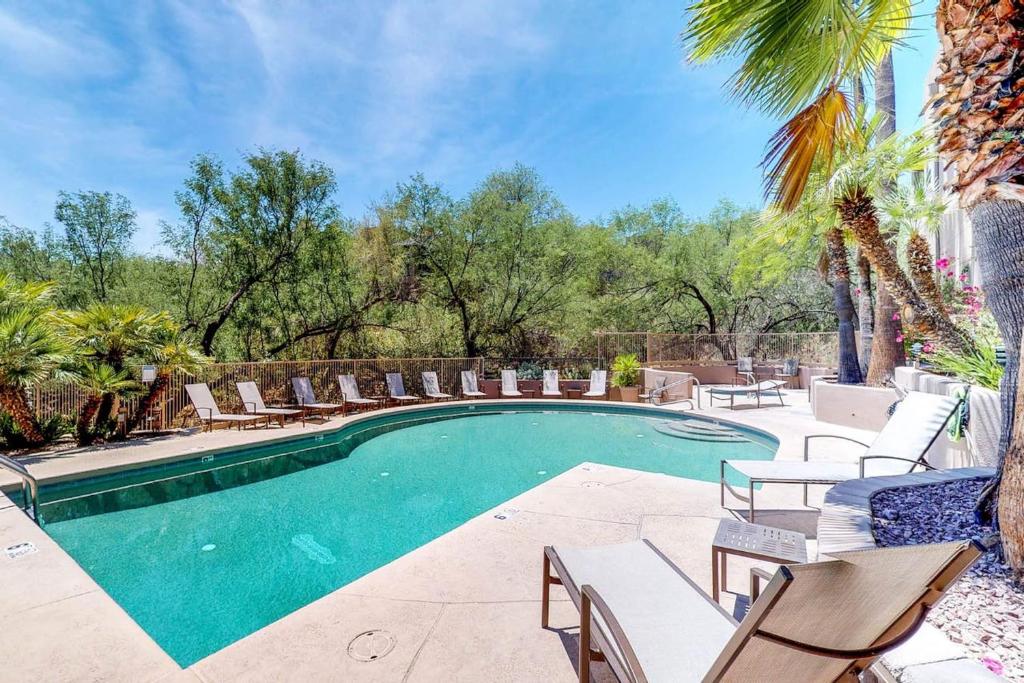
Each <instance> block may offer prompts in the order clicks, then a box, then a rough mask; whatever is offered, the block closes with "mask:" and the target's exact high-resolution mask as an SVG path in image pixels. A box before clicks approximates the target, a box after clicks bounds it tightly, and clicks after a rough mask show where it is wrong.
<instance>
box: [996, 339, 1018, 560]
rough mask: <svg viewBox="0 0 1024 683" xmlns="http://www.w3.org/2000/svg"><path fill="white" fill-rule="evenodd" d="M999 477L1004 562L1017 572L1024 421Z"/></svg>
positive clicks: (1012, 437)
mask: <svg viewBox="0 0 1024 683" xmlns="http://www.w3.org/2000/svg"><path fill="white" fill-rule="evenodd" d="M1018 329H1019V328H1018ZM1013 355H1014V356H1017V364H1018V366H1021V367H1022V368H1024V364H1022V363H1021V359H1020V354H1019V353H1015V354H1013ZM1007 357H1009V354H1007ZM1016 379H1017V394H1016V395H1015V396H1014V407H1015V411H1014V412H1015V413H1018V414H1019V413H1020V412H1021V411H1024V392H1022V391H1021V390H1020V388H1021V386H1022V383H1021V381H1020V376H1019V374H1018V376H1017V378H1016ZM999 478H1000V483H999V497H998V508H997V509H998V519H999V535H1000V537H1001V539H1002V541H1003V556H1004V557H1005V558H1006V563H1007V564H1008V565H1010V566H1011V567H1013V568H1014V569H1015V570H1016V571H1017V573H1018V575H1020V573H1021V572H1022V571H1024V420H1016V421H1015V422H1014V424H1013V427H1012V431H1011V435H1010V440H1009V445H1008V447H1007V449H1006V453H1005V455H1004V458H1003V462H1002V467H1001V468H1000V477H999Z"/></svg>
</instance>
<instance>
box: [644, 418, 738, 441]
mask: <svg viewBox="0 0 1024 683" xmlns="http://www.w3.org/2000/svg"><path fill="white" fill-rule="evenodd" d="M655 430H656V431H658V432H660V433H661V434H665V435H666V436H674V437H677V438H680V439H689V440H691V441H712V442H716V443H733V442H737V441H746V440H747V439H745V438H744V437H743V436H741V435H740V434H737V433H736V432H735V431H734V430H733V429H730V428H729V427H722V426H721V425H716V424H712V423H704V422H701V423H697V422H689V421H687V422H665V423H663V424H660V425H658V426H656V427H655Z"/></svg>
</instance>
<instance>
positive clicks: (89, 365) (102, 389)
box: [75, 361, 139, 446]
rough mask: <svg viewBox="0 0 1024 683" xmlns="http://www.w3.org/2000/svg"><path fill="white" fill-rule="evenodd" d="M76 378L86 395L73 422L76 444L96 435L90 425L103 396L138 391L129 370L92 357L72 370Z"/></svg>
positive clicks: (86, 444) (84, 442)
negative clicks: (76, 369)
mask: <svg viewBox="0 0 1024 683" xmlns="http://www.w3.org/2000/svg"><path fill="white" fill-rule="evenodd" d="M75 382H76V384H78V386H80V387H81V388H82V389H83V390H84V391H85V395H86V399H85V404H84V405H83V406H82V410H81V411H80V412H79V414H78V421H77V423H76V425H75V438H76V440H77V441H78V445H79V446H88V445H89V444H91V443H92V442H93V441H95V439H96V436H97V433H96V432H97V430H96V429H93V420H94V419H95V417H96V414H97V411H98V410H99V407H100V404H101V403H102V402H103V397H104V396H111V395H114V394H120V395H126V394H129V393H131V392H133V391H138V388H139V384H138V382H136V381H135V380H133V379H132V377H131V373H129V372H128V371H127V370H116V369H114V367H113V366H110V365H107V364H106V363H96V362H92V361H85V362H84V363H82V366H81V368H80V369H79V370H78V372H76V373H75Z"/></svg>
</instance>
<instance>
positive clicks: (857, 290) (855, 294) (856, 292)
mask: <svg viewBox="0 0 1024 683" xmlns="http://www.w3.org/2000/svg"><path fill="white" fill-rule="evenodd" d="M853 294H854V296H860V287H858V288H857V289H855V290H853Z"/></svg>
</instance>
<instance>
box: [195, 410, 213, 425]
mask: <svg viewBox="0 0 1024 683" xmlns="http://www.w3.org/2000/svg"><path fill="white" fill-rule="evenodd" d="M193 408H195V406H193ZM203 410H205V411H206V412H207V413H209V416H208V417H207V418H206V419H207V420H209V421H210V422H213V408H195V411H196V415H198V416H199V419H200V420H202V419H203V413H202V412H200V411H203Z"/></svg>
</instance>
